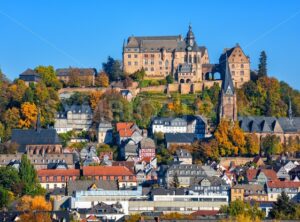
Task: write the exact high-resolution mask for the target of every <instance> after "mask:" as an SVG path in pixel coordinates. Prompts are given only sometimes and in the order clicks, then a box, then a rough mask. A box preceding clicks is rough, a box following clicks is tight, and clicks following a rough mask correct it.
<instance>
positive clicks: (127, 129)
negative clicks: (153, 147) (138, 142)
mask: <svg viewBox="0 0 300 222" xmlns="http://www.w3.org/2000/svg"><path fill="white" fill-rule="evenodd" d="M133 125H134V123H133V122H120V123H117V124H116V128H117V131H118V133H119V135H120V137H131V136H132V134H133V132H134V131H133V130H132V129H131V127H132V126H133Z"/></svg>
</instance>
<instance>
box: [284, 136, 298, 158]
mask: <svg viewBox="0 0 300 222" xmlns="http://www.w3.org/2000/svg"><path fill="white" fill-rule="evenodd" d="M284 151H285V152H288V153H291V154H293V153H296V152H297V151H300V138H299V137H298V136H297V137H295V138H293V137H291V136H290V137H289V138H288V140H287V141H285V144H284Z"/></svg>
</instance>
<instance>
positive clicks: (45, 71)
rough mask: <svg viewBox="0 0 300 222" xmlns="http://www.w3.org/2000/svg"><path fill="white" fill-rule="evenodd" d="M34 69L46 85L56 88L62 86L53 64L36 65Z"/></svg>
mask: <svg viewBox="0 0 300 222" xmlns="http://www.w3.org/2000/svg"><path fill="white" fill-rule="evenodd" d="M34 70H35V71H36V72H37V73H39V74H40V76H41V79H42V81H43V82H44V83H45V85H46V86H47V87H53V88H54V89H56V90H58V89H60V88H62V83H61V82H60V81H59V80H58V79H57V76H56V73H55V70H54V67H53V66H38V67H36V68H35V69H34Z"/></svg>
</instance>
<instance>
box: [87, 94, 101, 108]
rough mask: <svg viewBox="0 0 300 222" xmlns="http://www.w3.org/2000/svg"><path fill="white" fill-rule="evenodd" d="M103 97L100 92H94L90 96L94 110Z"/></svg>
mask: <svg viewBox="0 0 300 222" xmlns="http://www.w3.org/2000/svg"><path fill="white" fill-rule="evenodd" d="M101 96H102V92H101V91H99V90H97V91H93V92H92V93H91V94H90V103H91V107H92V109H93V110H94V109H95V108H96V107H97V105H98V103H99V101H100V99H101Z"/></svg>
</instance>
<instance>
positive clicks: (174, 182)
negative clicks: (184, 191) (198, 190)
mask: <svg viewBox="0 0 300 222" xmlns="http://www.w3.org/2000/svg"><path fill="white" fill-rule="evenodd" d="M171 186H172V187H174V188H176V189H177V188H179V186H180V182H179V178H178V175H177V173H175V174H174V176H173V180H172V182H171Z"/></svg>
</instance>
